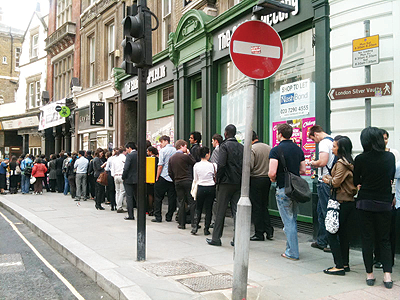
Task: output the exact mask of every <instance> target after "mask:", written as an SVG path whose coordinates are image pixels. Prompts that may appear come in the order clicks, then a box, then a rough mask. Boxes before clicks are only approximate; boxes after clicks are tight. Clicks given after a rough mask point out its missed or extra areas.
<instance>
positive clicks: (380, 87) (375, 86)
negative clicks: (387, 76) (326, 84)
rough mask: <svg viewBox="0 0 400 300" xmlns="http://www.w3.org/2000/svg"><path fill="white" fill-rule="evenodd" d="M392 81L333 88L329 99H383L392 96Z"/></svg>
mask: <svg viewBox="0 0 400 300" xmlns="http://www.w3.org/2000/svg"><path fill="white" fill-rule="evenodd" d="M392 83H393V82H392V81H388V82H380V83H366V84H363V85H354V86H346V87H339V88H331V89H330V90H329V93H328V97H329V99H331V100H342V99H357V98H370V97H383V96H391V95H392Z"/></svg>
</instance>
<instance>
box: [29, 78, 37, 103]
mask: <svg viewBox="0 0 400 300" xmlns="http://www.w3.org/2000/svg"><path fill="white" fill-rule="evenodd" d="M39 106H40V81H39V80H38V81H32V82H29V88H28V108H36V107H39Z"/></svg>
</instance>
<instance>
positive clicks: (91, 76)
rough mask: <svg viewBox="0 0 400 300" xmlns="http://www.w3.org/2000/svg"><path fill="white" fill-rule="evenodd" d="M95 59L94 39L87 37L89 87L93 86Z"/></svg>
mask: <svg viewBox="0 0 400 300" xmlns="http://www.w3.org/2000/svg"><path fill="white" fill-rule="evenodd" d="M95 57H96V44H95V37H94V36H92V37H89V86H94V83H95V73H94V72H95Z"/></svg>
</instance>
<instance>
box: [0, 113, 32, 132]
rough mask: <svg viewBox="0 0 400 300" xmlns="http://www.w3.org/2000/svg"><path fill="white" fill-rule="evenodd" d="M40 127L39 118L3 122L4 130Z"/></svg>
mask: <svg viewBox="0 0 400 300" xmlns="http://www.w3.org/2000/svg"><path fill="white" fill-rule="evenodd" d="M38 125H39V119H38V117H37V116H34V117H25V118H20V119H14V120H8V121H3V122H2V127H3V130H12V129H20V128H24V127H34V126H38Z"/></svg>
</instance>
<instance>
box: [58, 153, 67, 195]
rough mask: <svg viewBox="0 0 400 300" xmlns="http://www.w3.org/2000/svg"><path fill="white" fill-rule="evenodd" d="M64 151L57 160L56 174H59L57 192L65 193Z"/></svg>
mask: <svg viewBox="0 0 400 300" xmlns="http://www.w3.org/2000/svg"><path fill="white" fill-rule="evenodd" d="M64 159H65V157H64V151H61V152H60V156H59V157H58V158H57V160H56V175H57V192H58V193H64V181H65V179H64V174H63V172H62V167H63V163H64Z"/></svg>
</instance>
